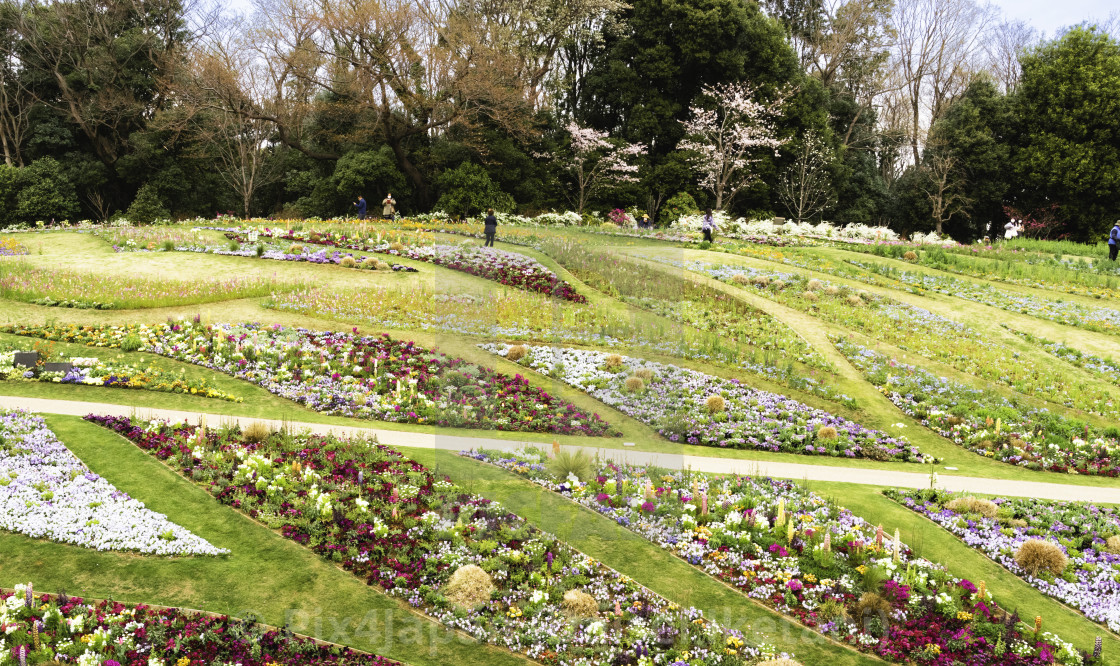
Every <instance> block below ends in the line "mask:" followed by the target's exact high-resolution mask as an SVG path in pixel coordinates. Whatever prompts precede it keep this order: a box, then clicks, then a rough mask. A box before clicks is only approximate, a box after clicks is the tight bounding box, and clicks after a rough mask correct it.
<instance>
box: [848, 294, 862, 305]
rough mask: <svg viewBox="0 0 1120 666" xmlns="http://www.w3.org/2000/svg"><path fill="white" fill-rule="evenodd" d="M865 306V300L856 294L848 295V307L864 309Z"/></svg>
mask: <svg viewBox="0 0 1120 666" xmlns="http://www.w3.org/2000/svg"><path fill="white" fill-rule="evenodd" d="M863 304H864V303H863V299H862V298H860V297H859V296H858V295H856V294H849V295H848V305H850V306H852V307H853V308H858V307H862V306H863Z"/></svg>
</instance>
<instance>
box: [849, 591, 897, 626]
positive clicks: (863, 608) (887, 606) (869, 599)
mask: <svg viewBox="0 0 1120 666" xmlns="http://www.w3.org/2000/svg"><path fill="white" fill-rule="evenodd" d="M892 610H893V608H892V607H891V602H889V601H887V600H886V599H884V598H883V597H882V595H880V594H879V593H878V592H864V594H863V596H862V597H860V598H859V601H858V602H856V605H855V608H854V609H853V611H852V617H853V619H855V620H856V622H858V623H859V624H861V625H863V624H864V623H866V622H870V621H871V620H873V619H881V618H886V617H887V616H888V614H889V613H890V612H891V611H892Z"/></svg>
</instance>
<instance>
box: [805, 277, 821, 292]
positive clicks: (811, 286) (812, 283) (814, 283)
mask: <svg viewBox="0 0 1120 666" xmlns="http://www.w3.org/2000/svg"><path fill="white" fill-rule="evenodd" d="M805 288H806V289H808V290H809V291H816V290H818V289H820V288H821V281H820V280H818V279H816V278H813V279H812V280H809V282H808V283H806V285H805Z"/></svg>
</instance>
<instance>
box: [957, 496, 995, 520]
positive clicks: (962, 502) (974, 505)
mask: <svg viewBox="0 0 1120 666" xmlns="http://www.w3.org/2000/svg"><path fill="white" fill-rule="evenodd" d="M945 508H946V509H948V510H950V511H955V512H957V513H978V514H980V515H981V516H984V517H985V518H995V517H996V514H997V513H999V507H997V506H996V505H995V502H992V501H991V500H986V499H979V498H976V497H957V498H955V499H953V500H950V501H949V502H948V503H947V504H945Z"/></svg>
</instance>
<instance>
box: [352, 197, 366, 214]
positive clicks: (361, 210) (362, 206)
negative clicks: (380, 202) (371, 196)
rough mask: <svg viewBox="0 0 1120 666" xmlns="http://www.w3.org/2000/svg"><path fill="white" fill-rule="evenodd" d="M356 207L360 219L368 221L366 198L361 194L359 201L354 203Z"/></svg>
mask: <svg viewBox="0 0 1120 666" xmlns="http://www.w3.org/2000/svg"><path fill="white" fill-rule="evenodd" d="M354 205H355V206H357V207H358V219H359V220H364V219H366V198H365V197H363V196H362V195H360V194H359V195H358V200H357V201H355V202H354Z"/></svg>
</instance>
